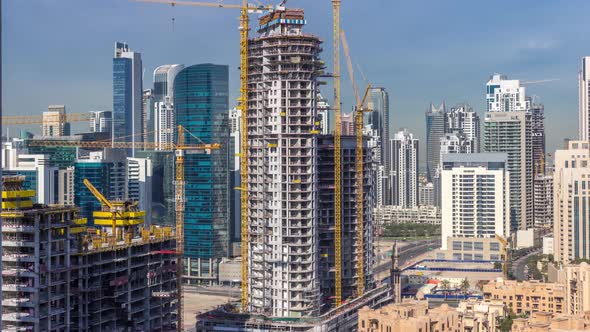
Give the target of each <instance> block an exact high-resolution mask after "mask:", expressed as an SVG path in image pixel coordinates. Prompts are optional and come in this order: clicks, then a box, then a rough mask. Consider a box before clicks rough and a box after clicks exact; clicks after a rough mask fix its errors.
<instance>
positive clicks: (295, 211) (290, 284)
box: [248, 7, 323, 317]
mask: <svg viewBox="0 0 590 332" xmlns="http://www.w3.org/2000/svg"><path fill="white" fill-rule="evenodd" d="M305 23H306V21H305V17H304V13H303V10H301V9H284V8H281V7H279V8H278V9H277V10H274V11H271V12H270V13H268V14H266V15H264V16H262V17H261V18H260V19H259V27H258V33H259V36H258V37H257V38H254V39H252V40H250V43H249V50H248V57H249V63H248V64H249V66H248V90H249V94H248V145H249V146H248V195H249V201H248V210H249V214H248V217H249V236H250V243H249V248H248V249H249V250H248V266H249V271H248V296H249V298H248V309H249V311H250V312H251V313H258V314H263V315H268V316H278V317H305V316H307V317H309V316H316V315H319V313H320V280H319V274H318V257H319V241H318V235H319V234H318V217H319V215H318V205H317V197H318V178H317V176H318V167H317V134H318V133H319V130H318V129H319V124H320V122H319V119H318V118H317V107H316V100H317V98H316V97H317V94H318V80H317V78H318V75H319V74H320V73H321V70H322V68H323V64H322V62H321V61H320V59H319V54H320V52H321V46H320V45H321V41H320V39H319V38H318V37H315V36H312V35H309V34H305V33H304V32H303V26H304V25H305Z"/></svg>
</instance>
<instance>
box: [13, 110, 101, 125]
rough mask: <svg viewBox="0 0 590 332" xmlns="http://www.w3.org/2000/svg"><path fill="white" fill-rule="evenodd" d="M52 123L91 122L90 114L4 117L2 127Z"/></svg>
mask: <svg viewBox="0 0 590 332" xmlns="http://www.w3.org/2000/svg"><path fill="white" fill-rule="evenodd" d="M44 120H45V121H50V122H54V121H55V122H57V121H63V122H85V121H89V120H90V114H89V113H70V114H46V115H4V116H2V125H3V126H11V125H27V124H37V123H43V121H44Z"/></svg>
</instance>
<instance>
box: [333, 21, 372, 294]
mask: <svg viewBox="0 0 590 332" xmlns="http://www.w3.org/2000/svg"><path fill="white" fill-rule="evenodd" d="M340 38H341V39H342V48H343V49H344V55H345V57H346V65H347V68H348V75H349V77H350V82H351V83H352V89H353V91H354V96H355V100H356V106H355V135H356V151H355V172H356V222H357V276H358V279H357V296H361V295H363V294H364V292H365V268H364V263H365V262H364V245H365V243H364V223H363V222H364V220H363V219H364V218H363V212H364V211H363V210H364V207H363V206H364V202H363V200H364V191H363V179H364V174H363V115H364V112H370V111H371V110H369V109H367V108H366V107H365V104H366V101H367V97H368V95H369V91H371V85H370V84H369V85H368V86H367V89H366V90H365V94H364V95H363V98H362V99H361V97H360V95H359V92H358V89H357V87H356V81H355V79H354V69H353V66H352V59H351V58H350V49H349V47H348V42H347V40H346V35H345V33H344V30H341V32H340Z"/></svg>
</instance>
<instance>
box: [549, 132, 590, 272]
mask: <svg viewBox="0 0 590 332" xmlns="http://www.w3.org/2000/svg"><path fill="white" fill-rule="evenodd" d="M588 147H589V146H588V142H586V141H570V142H568V143H567V149H566V150H557V151H556V152H555V172H554V178H553V181H554V182H553V183H554V187H553V190H554V192H553V211H554V214H553V236H554V244H555V260H556V261H558V262H564V263H567V262H568V261H570V260H574V259H577V258H586V259H588V258H590V206H589V204H590V164H589V163H590V156H589V149H588Z"/></svg>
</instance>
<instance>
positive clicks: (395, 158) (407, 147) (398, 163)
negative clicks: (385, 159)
mask: <svg viewBox="0 0 590 332" xmlns="http://www.w3.org/2000/svg"><path fill="white" fill-rule="evenodd" d="M390 147H391V153H390V156H391V163H390V165H391V166H392V170H391V173H390V174H389V178H390V181H391V197H392V204H391V205H397V206H402V207H414V206H418V162H419V160H418V156H419V151H418V139H417V138H414V135H413V134H412V133H410V132H409V131H408V130H407V129H404V130H402V131H399V132H397V133H396V134H395V135H394V137H393V139H392V140H391V144H390Z"/></svg>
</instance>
